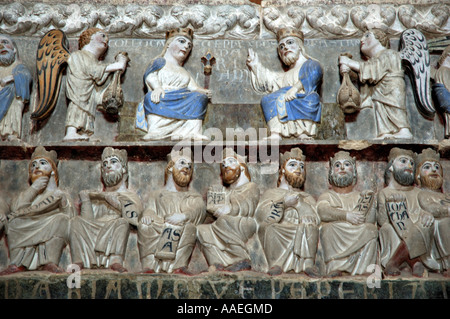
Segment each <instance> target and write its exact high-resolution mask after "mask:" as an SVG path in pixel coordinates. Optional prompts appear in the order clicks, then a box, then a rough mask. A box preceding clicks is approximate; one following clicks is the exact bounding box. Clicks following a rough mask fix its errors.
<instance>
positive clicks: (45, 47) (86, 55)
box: [31, 28, 129, 141]
mask: <svg viewBox="0 0 450 319" xmlns="http://www.w3.org/2000/svg"><path fill="white" fill-rule="evenodd" d="M108 42H109V38H108V35H107V34H106V33H105V32H104V31H103V30H101V29H98V28H89V29H87V30H85V31H83V32H82V33H81V35H80V38H79V39H78V46H79V50H77V51H75V52H73V53H70V52H69V51H68V42H67V38H66V36H65V34H64V33H63V32H62V31H61V30H51V31H49V32H48V33H46V35H44V37H43V38H42V39H41V41H40V44H39V47H38V53H37V60H36V64H37V71H38V80H39V81H38V85H39V89H38V91H39V96H40V102H39V104H38V107H37V109H36V110H35V111H34V112H33V114H32V115H31V118H32V119H33V120H36V121H38V120H45V119H46V118H47V117H48V116H49V115H50V113H51V111H52V110H53V108H54V107H55V105H56V102H57V98H58V94H59V90H60V85H61V74H62V70H64V68H65V65H66V64H67V77H66V96H67V99H68V100H69V104H68V108H67V115H66V123H65V129H66V135H65V136H64V139H63V140H64V141H75V140H89V139H92V137H91V135H93V134H94V122H95V112H96V110H97V107H98V106H100V105H103V104H104V103H106V102H109V101H105V98H104V94H105V92H106V91H108V88H109V85H108V86H106V87H103V86H104V85H105V83H106V82H107V80H108V78H109V77H110V75H111V73H115V72H119V73H121V72H124V71H125V69H126V68H127V63H128V61H129V59H128V56H127V54H126V53H119V54H118V55H117V56H116V62H113V63H111V64H106V63H103V62H102V61H101V59H102V58H103V56H104V55H105V54H106V51H107V49H108ZM110 84H112V85H117V81H112V82H110ZM98 87H100V89H98Z"/></svg>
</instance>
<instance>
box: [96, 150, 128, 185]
mask: <svg viewBox="0 0 450 319" xmlns="http://www.w3.org/2000/svg"><path fill="white" fill-rule="evenodd" d="M101 175H102V181H103V183H104V185H105V186H107V187H112V186H116V185H117V184H119V183H120V182H121V181H122V180H123V179H124V178H125V182H128V154H127V151H126V150H119V149H115V148H112V147H105V149H104V150H103V153H102V165H101Z"/></svg>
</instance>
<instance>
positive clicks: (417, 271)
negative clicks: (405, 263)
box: [412, 262, 425, 278]
mask: <svg viewBox="0 0 450 319" xmlns="http://www.w3.org/2000/svg"><path fill="white" fill-rule="evenodd" d="M424 273H425V266H424V265H423V264H422V263H421V262H416V263H415V264H414V266H413V272H412V275H413V276H414V277H419V278H422V277H423V274H424Z"/></svg>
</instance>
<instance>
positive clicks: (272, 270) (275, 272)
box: [268, 266, 283, 276]
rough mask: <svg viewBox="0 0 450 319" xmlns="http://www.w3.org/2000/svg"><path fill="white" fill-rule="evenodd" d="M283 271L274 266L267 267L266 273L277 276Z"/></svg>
mask: <svg viewBox="0 0 450 319" xmlns="http://www.w3.org/2000/svg"><path fill="white" fill-rule="evenodd" d="M282 273H283V270H282V269H281V267H280V266H275V267H272V268H270V269H269V272H268V274H269V275H271V276H278V275H281V274H282Z"/></svg>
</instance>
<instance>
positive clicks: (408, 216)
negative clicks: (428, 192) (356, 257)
mask: <svg viewBox="0 0 450 319" xmlns="http://www.w3.org/2000/svg"><path fill="white" fill-rule="evenodd" d="M388 161H389V163H388V165H387V167H386V171H385V183H386V184H387V186H386V187H385V188H384V189H382V190H381V191H380V192H379V193H378V212H377V221H378V224H379V226H380V227H381V228H380V229H379V237H380V244H381V265H382V266H383V267H384V268H385V270H384V271H385V274H386V275H388V276H399V275H401V268H402V266H403V264H404V263H406V264H407V265H409V266H410V267H411V268H412V270H413V272H412V274H413V275H414V276H416V277H422V276H423V274H424V271H425V266H424V264H426V265H428V264H429V263H428V261H429V256H430V253H431V243H432V240H433V227H432V225H433V223H434V217H433V215H432V214H430V213H429V212H427V211H425V210H423V209H422V208H421V207H420V204H419V201H418V194H419V192H420V189H419V188H417V187H414V168H415V161H414V153H413V152H412V151H410V150H405V149H401V148H398V147H394V148H392V149H391V151H390V153H389V157H388Z"/></svg>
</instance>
